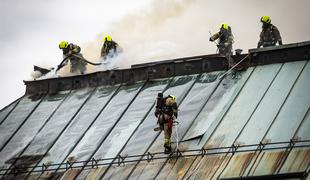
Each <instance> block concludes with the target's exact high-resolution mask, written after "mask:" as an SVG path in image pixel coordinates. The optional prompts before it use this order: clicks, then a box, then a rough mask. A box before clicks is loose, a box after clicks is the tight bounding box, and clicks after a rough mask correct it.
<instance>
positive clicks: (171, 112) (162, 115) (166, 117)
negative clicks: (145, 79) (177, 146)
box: [155, 93, 178, 154]
mask: <svg viewBox="0 0 310 180" xmlns="http://www.w3.org/2000/svg"><path fill="white" fill-rule="evenodd" d="M155 116H156V117H157V118H158V123H159V126H160V130H164V136H165V142H164V147H165V153H166V154H169V153H171V134H172V126H173V121H174V120H175V119H176V118H177V117H178V105H177V102H176V97H175V96H173V95H168V96H167V97H165V98H164V97H163V94H162V93H159V94H158V97H157V102H156V110H155Z"/></svg>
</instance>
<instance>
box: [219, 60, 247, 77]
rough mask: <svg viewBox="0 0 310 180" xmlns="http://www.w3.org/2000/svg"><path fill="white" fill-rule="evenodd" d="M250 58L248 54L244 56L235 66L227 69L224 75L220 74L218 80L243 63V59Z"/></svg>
mask: <svg viewBox="0 0 310 180" xmlns="http://www.w3.org/2000/svg"><path fill="white" fill-rule="evenodd" d="M249 56H250V54H248V55H246V56H245V57H244V58H243V59H241V60H240V61H239V62H238V63H236V64H235V65H233V67H231V68H230V69H228V70H227V71H226V72H225V73H224V74H222V75H221V76H220V77H219V79H221V78H223V77H224V76H226V75H227V74H228V73H230V71H232V70H233V69H234V68H235V67H237V66H238V65H239V64H240V63H241V62H243V61H244V60H245V59H247V58H248V57H249Z"/></svg>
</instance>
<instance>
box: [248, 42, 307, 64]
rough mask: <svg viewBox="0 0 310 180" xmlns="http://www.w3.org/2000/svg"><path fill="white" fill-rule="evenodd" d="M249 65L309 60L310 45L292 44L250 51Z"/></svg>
mask: <svg viewBox="0 0 310 180" xmlns="http://www.w3.org/2000/svg"><path fill="white" fill-rule="evenodd" d="M249 53H250V59H251V65H252V66H253V65H262V64H274V63H284V62H290V61H302V60H305V59H309V58H310V44H309V42H305V43H294V44H288V45H283V46H276V47H267V48H261V49H250V50H249Z"/></svg>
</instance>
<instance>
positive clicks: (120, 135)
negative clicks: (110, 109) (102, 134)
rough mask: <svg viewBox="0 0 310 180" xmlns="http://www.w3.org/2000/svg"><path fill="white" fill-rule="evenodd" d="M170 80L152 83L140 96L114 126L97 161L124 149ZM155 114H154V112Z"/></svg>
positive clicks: (95, 156)
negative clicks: (155, 98)
mask: <svg viewBox="0 0 310 180" xmlns="http://www.w3.org/2000/svg"><path fill="white" fill-rule="evenodd" d="M169 82H170V79H165V80H162V79H160V80H157V81H151V82H149V83H147V84H146V85H145V87H144V88H143V89H142V90H141V92H140V93H139V94H138V96H137V97H136V99H135V100H134V101H133V102H132V103H131V105H130V106H129V108H128V109H127V110H126V112H125V114H124V115H123V116H122V118H121V119H120V120H119V121H118V123H117V124H116V125H115V126H114V128H113V130H112V131H111V132H110V134H109V135H108V137H107V138H106V139H105V140H104V142H103V143H102V144H101V146H100V148H99V149H98V150H97V152H96V153H95V155H94V158H95V159H101V158H108V157H115V156H117V154H118V153H119V152H120V150H121V149H123V146H124V145H125V144H126V142H127V141H128V139H129V138H130V137H131V136H132V133H133V132H134V131H135V130H136V128H137V127H138V126H139V124H140V123H142V122H143V121H144V120H145V118H146V117H147V115H148V113H149V112H150V110H151V109H153V107H154V102H155V101H154V97H156V96H157V94H158V93H160V92H163V91H164V89H165V88H166V87H167V85H168V84H169ZM152 114H153V112H152Z"/></svg>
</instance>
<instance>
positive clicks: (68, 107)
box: [14, 89, 91, 165]
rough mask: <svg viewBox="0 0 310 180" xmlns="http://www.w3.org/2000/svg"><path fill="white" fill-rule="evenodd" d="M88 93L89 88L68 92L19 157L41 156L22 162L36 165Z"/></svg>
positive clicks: (89, 92)
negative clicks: (29, 161) (66, 96)
mask: <svg viewBox="0 0 310 180" xmlns="http://www.w3.org/2000/svg"><path fill="white" fill-rule="evenodd" d="M90 94H91V91H90V89H83V90H80V91H76V92H73V93H70V94H69V96H68V98H66V99H65V101H64V102H63V103H62V104H61V106H60V107H58V109H57V111H56V112H55V113H54V114H53V116H52V117H51V119H50V120H49V121H48V122H47V123H46V124H45V125H44V127H43V128H42V129H41V131H39V132H38V133H37V134H36V136H35V138H34V139H33V140H32V141H31V143H30V144H29V146H27V147H26V149H24V150H23V152H22V154H21V155H20V156H21V157H24V156H26V157H28V156H29V157H33V156H40V157H41V158H38V159H36V161H34V162H32V163H28V162H27V161H25V162H23V163H26V164H32V165H36V164H37V163H38V162H39V161H40V160H41V159H42V158H43V156H44V155H45V154H46V152H47V151H48V150H49V148H50V147H51V146H52V145H53V143H55V141H57V138H58V136H60V135H61V133H62V132H63V130H64V129H65V128H66V126H67V125H68V123H69V122H70V120H71V119H72V118H73V117H74V115H75V114H76V113H77V112H78V110H79V108H80V106H82V105H83V103H84V102H85V100H86V99H87V98H88V96H89V95H90ZM14 164H15V163H14Z"/></svg>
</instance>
